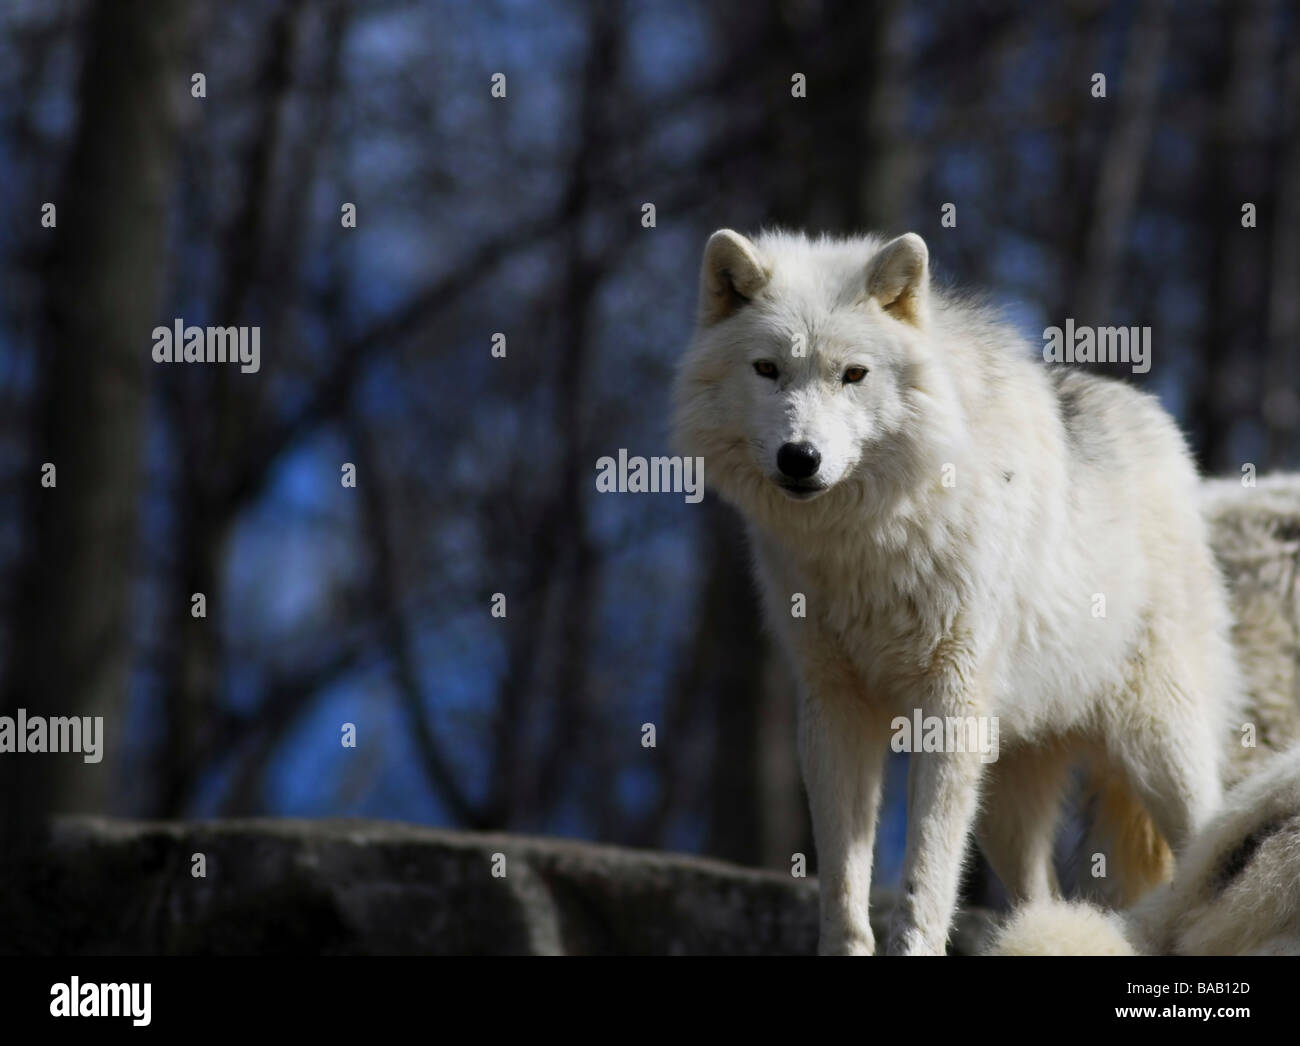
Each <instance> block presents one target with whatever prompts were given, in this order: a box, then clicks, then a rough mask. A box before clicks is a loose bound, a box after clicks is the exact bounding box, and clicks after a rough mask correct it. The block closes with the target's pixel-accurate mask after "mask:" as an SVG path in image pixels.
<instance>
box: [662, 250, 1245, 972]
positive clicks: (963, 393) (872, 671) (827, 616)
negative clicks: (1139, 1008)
mask: <svg viewBox="0 0 1300 1046" xmlns="http://www.w3.org/2000/svg"><path fill="white" fill-rule="evenodd" d="M674 427H675V431H676V437H677V441H678V443H679V445H680V446H681V447H682V448H683V449H684V450H685V451H686V452H687V453H690V454H698V455H703V457H704V459H705V476H706V480H707V481H708V482H709V483H710V484H711V485H712V486H714V487H715V488H716V489H717V490H718V491H719V492H720V493H721V494H722V496H723V497H724V498H726V499H728V500H729V501H731V502H732V503H733V504H735V505H736V506H737V507H738V508H739V509H740V511H741V513H742V515H743V516H744V517H745V519H746V522H747V525H748V530H749V534H750V539H751V543H752V546H753V551H754V557H755V561H756V569H757V575H758V578H759V583H760V586H761V590H762V594H763V598H764V604H765V612H766V616H767V619H768V621H769V623H770V625H771V626H772V628H773V629H774V630H775V632H776V634H777V636H778V637H779V640H780V642H781V644H782V646H783V648H784V649H785V651H786V652H787V653H788V655H789V657H790V658H791V659H792V661H793V663H794V665H795V667H796V670H797V675H798V677H799V680H800V702H799V704H800V716H799V745H800V756H801V763H802V767H803V775H804V783H805V785H806V788H807V792H808V796H809V803H810V807H811V812H812V817H813V828H814V833H815V838H816V844H817V850H818V858H819V864H820V878H821V934H820V943H819V947H820V950H821V951H823V952H831V953H842V952H849V953H871V952H873V951H874V949H875V941H874V939H873V936H872V932H871V928H870V924H869V923H868V919H867V903H868V890H869V887H870V883H871V861H872V844H873V839H874V834H875V824H876V811H877V806H878V803H879V798H880V787H881V776H882V761H883V758H884V753H885V750H886V748H887V747H888V744H889V736H890V729H891V720H892V719H893V717H895V716H906V717H911V716H912V715H913V713H914V711H915V710H917V709H919V710H920V711H921V713H922V714H923V715H924V716H927V717H928V716H934V717H939V718H940V719H942V718H944V717H949V716H954V717H956V716H960V717H971V716H976V717H978V716H996V717H999V720H1000V736H1001V755H1000V758H999V759H998V760H997V762H995V763H994V764H993V765H991V766H989V767H985V766H984V765H983V764H982V763H981V761H980V756H979V755H978V754H974V753H971V752H969V751H967V752H925V753H924V754H914V755H913V756H912V758H911V763H910V770H909V780H908V838H907V848H906V853H905V856H904V882H903V892H902V899H901V901H900V904H899V907H898V910H897V911H896V913H895V918H894V921H893V924H892V927H891V930H890V934H889V940H888V942H887V947H888V950H889V951H891V952H896V953H904V954H911V953H922V954H935V953H942V952H943V950H944V948H945V944H946V940H947V932H948V924H949V920H950V918H951V914H952V911H953V908H954V904H955V900H956V894H957V889H958V881H959V875H960V868H961V862H962V858H963V850H964V846H965V844H966V840H967V837H968V834H969V832H970V830H971V829H972V827H974V828H975V831H976V835H977V837H978V839H979V841H980V843H981V845H982V846H983V848H984V850H985V852H986V854H987V855H988V857H989V860H990V862H991V863H992V865H993V867H994V869H995V870H996V872H997V874H998V876H999V877H1000V878H1001V879H1002V881H1003V883H1004V884H1005V885H1006V887H1007V889H1008V890H1009V892H1010V893H1011V895H1012V897H1013V898H1016V899H1018V900H1031V899H1035V898H1041V897H1048V896H1051V895H1052V894H1053V893H1054V892H1055V890H1056V885H1055V882H1054V879H1053V874H1052V870H1051V863H1050V858H1051V852H1052V841H1053V834H1054V827H1055V822H1056V817H1057V812H1058V806H1059V801H1060V798H1061V793H1062V790H1063V784H1064V783H1065V780H1066V776H1067V772H1068V768H1069V766H1070V764H1071V762H1072V760H1073V758H1074V757H1075V756H1081V757H1086V758H1087V759H1088V760H1089V761H1090V763H1091V764H1092V765H1093V766H1094V767H1095V768H1097V772H1099V773H1100V774H1102V775H1103V776H1104V777H1105V779H1106V780H1107V781H1108V794H1107V795H1106V796H1105V797H1104V801H1103V802H1102V803H1101V804H1100V805H1099V812H1098V816H1099V817H1100V819H1101V821H1102V824H1101V825H1100V828H1101V829H1102V830H1103V833H1105V834H1107V835H1109V837H1110V843H1109V845H1108V853H1109V856H1110V861H1111V865H1112V868H1111V873H1110V874H1111V875H1112V876H1115V875H1119V876H1120V877H1122V881H1123V883H1124V884H1125V885H1124V893H1125V894H1126V895H1132V894H1135V893H1138V892H1140V891H1141V889H1142V888H1143V887H1145V886H1146V885H1150V884H1151V883H1152V882H1153V880H1154V879H1156V878H1158V877H1160V876H1161V875H1163V874H1164V871H1165V869H1164V867H1163V865H1162V863H1161V857H1162V854H1163V853H1164V851H1163V850H1162V844H1161V841H1160V836H1163V837H1164V839H1167V840H1168V841H1169V843H1170V844H1172V845H1173V846H1175V847H1177V846H1180V845H1181V844H1182V843H1183V842H1184V841H1185V840H1186V839H1187V838H1189V837H1190V836H1191V835H1192V834H1194V833H1195V832H1196V831H1197V830H1198V829H1199V828H1200V827H1201V826H1202V825H1203V824H1204V823H1205V822H1206V821H1207V820H1208V819H1209V818H1210V817H1211V816H1212V815H1213V814H1214V812H1215V810H1216V809H1217V808H1218V806H1219V803H1220V801H1221V794H1222V792H1221V784H1220V774H1221V769H1222V764H1223V762H1224V758H1223V753H1224V751H1225V750H1226V748H1227V746H1228V744H1229V743H1230V741H1229V740H1228V736H1229V732H1230V730H1231V727H1232V724H1233V723H1234V721H1235V719H1234V717H1235V716H1236V715H1237V712H1236V708H1235V703H1236V694H1237V693H1238V678H1237V669H1236V666H1235V663H1234V659H1233V653H1232V648H1231V645H1230V642H1229V617H1228V612H1227V608H1226V601H1225V594H1224V590H1223V585H1222V582H1221V579H1220V577H1219V575H1218V573H1217V569H1216V567H1215V564H1214V562H1213V559H1212V557H1211V554H1210V551H1209V549H1208V547H1207V543H1206V530H1205V525H1204V522H1203V521H1202V518H1201V515H1200V513H1199V511H1198V508H1197V505H1198V490H1197V483H1198V480H1197V476H1196V472H1195V468H1194V466H1193V464H1192V463H1191V461H1190V459H1189V457H1188V454H1187V451H1186V448H1185V445H1184V443H1183V439H1182V437H1181V435H1180V434H1179V432H1178V430H1177V428H1176V426H1175V425H1174V424H1173V422H1172V421H1171V420H1170V418H1169V417H1168V416H1167V415H1166V414H1165V412H1164V411H1163V410H1161V409H1160V407H1159V406H1158V405H1157V403H1156V401H1155V400H1154V399H1152V398H1151V397H1149V396H1146V395H1144V394H1142V393H1140V392H1138V391H1136V390H1134V389H1132V388H1130V387H1128V386H1126V385H1123V384H1121V383H1118V382H1112V381H1106V380H1103V379H1100V378H1095V377H1093V376H1090V375H1084V374H1082V373H1079V372H1077V371H1063V370H1060V369H1057V368H1049V367H1046V366H1045V365H1043V364H1042V363H1040V362H1034V361H1033V360H1032V359H1031V358H1030V356H1029V352H1028V350H1027V347H1026V346H1025V345H1024V343H1023V342H1022V340H1021V339H1020V338H1019V337H1018V336H1017V335H1016V334H1015V333H1014V332H1013V331H1012V330H1011V329H1010V328H1008V327H1006V326H1003V325H1002V324H1000V323H999V322H998V321H997V320H996V319H995V318H994V317H993V316H992V315H990V314H989V313H988V312H986V311H984V310H982V309H980V308H978V307H975V306H973V305H971V304H968V303H966V302H963V301H961V300H959V299H957V298H956V297H953V296H949V295H946V294H942V293H939V292H937V291H936V290H934V289H933V288H932V287H931V285H930V278H929V263H928V253H927V250H926V246H925V243H924V242H923V241H922V240H921V239H920V237H918V236H915V235H912V234H908V235H905V236H901V237H899V238H897V239H894V240H891V241H889V242H888V243H886V242H884V241H883V240H880V239H877V238H861V239H850V240H843V241H837V240H829V239H820V240H812V239H809V238H806V237H805V236H803V235H790V234H781V233H767V234H764V235H761V236H759V237H758V238H757V239H756V240H754V241H751V240H749V239H746V238H745V237H743V236H741V235H739V234H737V233H735V232H732V231H730V230H727V229H723V230H720V231H718V232H716V233H714V234H713V236H712V237H711V238H710V239H709V242H708V245H707V246H706V248H705V253H704V263H703V269H702V273H701V288H700V306H699V315H698V325H697V330H696V334H695V336H694V339H693V341H692V343H691V346H690V348H689V351H688V353H687V355H686V357H685V359H684V361H683V364H682V367H681V370H680V373H679V376H678V383H677V389H676V417H675V423H674ZM797 594H801V595H802V596H803V600H802V601H801V600H797V599H796V598H795V597H796V595H797ZM805 601H806V602H805ZM792 604H793V605H794V606H798V605H800V604H803V605H804V606H805V607H806V617H796V616H794V614H793V613H792ZM981 793H982V795H983V812H982V814H981V813H980V805H981V804H980V798H979V797H980V796H981ZM1152 824H1154V826H1155V829H1156V830H1158V833H1159V835H1157V834H1156V831H1153V830H1152Z"/></svg>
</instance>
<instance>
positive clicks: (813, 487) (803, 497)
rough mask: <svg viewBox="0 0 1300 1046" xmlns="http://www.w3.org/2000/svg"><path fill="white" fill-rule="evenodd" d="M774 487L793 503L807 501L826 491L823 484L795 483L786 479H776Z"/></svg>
mask: <svg viewBox="0 0 1300 1046" xmlns="http://www.w3.org/2000/svg"><path fill="white" fill-rule="evenodd" d="M776 485H777V486H778V487H780V488H781V492H782V493H783V494H785V495H786V497H789V498H793V499H794V500H795V501H808V500H809V499H811V498H815V497H816V496H817V495H818V494H820V493H822V492H823V491H825V490H826V485H825V484H824V483H797V482H795V481H793V480H788V479H778V480H777V481H776Z"/></svg>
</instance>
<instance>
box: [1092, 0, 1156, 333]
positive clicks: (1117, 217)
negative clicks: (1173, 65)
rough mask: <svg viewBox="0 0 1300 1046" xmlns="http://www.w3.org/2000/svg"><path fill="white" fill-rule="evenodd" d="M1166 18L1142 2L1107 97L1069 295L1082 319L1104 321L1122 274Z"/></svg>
mask: <svg viewBox="0 0 1300 1046" xmlns="http://www.w3.org/2000/svg"><path fill="white" fill-rule="evenodd" d="M1168 20H1169V9H1168V3H1167V0H1147V2H1146V3H1144V4H1143V5H1142V7H1141V9H1140V10H1139V11H1138V16H1137V22H1136V24H1135V25H1134V26H1133V32H1132V35H1131V36H1130V37H1129V44H1128V54H1127V55H1126V57H1125V59H1124V75H1123V79H1122V80H1121V81H1120V84H1119V90H1118V91H1117V92H1116V93H1115V94H1114V95H1112V96H1111V101H1112V104H1114V105H1116V106H1117V107H1118V110H1119V111H1118V113H1117V114H1116V117H1115V123H1114V126H1113V128H1112V130H1111V134H1110V137H1109V139H1108V140H1107V141H1106V145H1105V148H1104V150H1103V153H1102V157H1101V168H1100V170H1099V171H1098V175H1097V188H1096V192H1095V194H1094V195H1093V199H1092V207H1091V213H1092V220H1091V224H1090V227H1089V229H1088V238H1087V242H1086V245H1085V247H1084V264H1083V271H1082V273H1081V274H1080V276H1081V283H1080V286H1079V290H1078V291H1077V293H1076V294H1075V298H1074V310H1075V311H1074V315H1075V317H1076V318H1078V319H1079V320H1080V321H1081V322H1083V323H1095V324H1102V323H1106V322H1108V321H1107V319H1106V316H1107V313H1108V311H1109V309H1110V306H1111V299H1112V298H1113V296H1114V290H1115V285H1116V281H1117V280H1118V279H1119V277H1120V276H1121V274H1122V273H1121V270H1122V267H1123V262H1124V248H1125V241H1124V237H1125V234H1126V233H1127V232H1128V230H1129V229H1131V228H1132V227H1133V213H1134V210H1135V209H1136V207H1137V199H1138V191H1139V190H1140V189H1141V187H1142V174H1143V171H1145V170H1146V158H1147V150H1148V148H1149V146H1150V141H1151V133H1152V129H1153V127H1154V125H1155V116H1156V106H1157V104H1158V102H1159V94H1160V74H1161V71H1162V70H1163V68H1164V56H1165V46H1166V42H1167V40H1168V36H1169V26H1168ZM1079 89H1080V90H1081V89H1082V87H1081V86H1080V87H1079Z"/></svg>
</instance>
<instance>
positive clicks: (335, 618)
mask: <svg viewBox="0 0 1300 1046" xmlns="http://www.w3.org/2000/svg"><path fill="white" fill-rule="evenodd" d="M195 73H202V74H204V76H205V77H206V97H205V98H195V97H193V96H192V94H191V84H192V81H191V78H192V76H193V75H194V74H195ZM496 73H503V74H505V77H506V84H507V94H506V97H505V98H503V99H502V98H494V97H493V96H492V94H491V84H492V77H493V75H494V74H496ZM1095 73H1103V74H1105V76H1106V82H1107V94H1106V97H1105V98H1104V99H1103V98H1096V97H1093V94H1092V90H1091V88H1092V83H1093V81H1092V77H1093V74H1095ZM795 74H803V75H804V76H805V77H806V83H807V96H806V97H804V98H797V97H793V96H792V90H791V87H792V77H793V76H794V75H795ZM1298 120H1300V12H1297V10H1296V8H1295V6H1294V5H1292V4H1288V3H1282V2H1274V0H1241V2H1234V3H1226V2H1225V3H1219V4H1215V3H1208V2H1207V3H1196V2H1193V3H1186V4H1177V5H1175V4H1173V3H1171V2H1166V0H1130V2H1120V3H1098V2H1091V0H1067V2H1062V3H1052V4H1039V3H1006V2H994V0H988V2H959V0H929V2H916V3H903V2H897V0H886V2H878V3H868V2H862V0H776V2H769V3H758V2H754V0H719V2H713V3H707V4H706V3H694V2H687V0H647V2H643V3H642V2H636V3H634V2H632V0H610V2H605V0H555V2H550V3H530V2H523V0H476V2H461V3H449V2H444V0H435V2H425V0H372V2H355V3H346V2H331V0H320V2H314V3H308V2H300V0H269V2H267V0H256V2H254V0H226V2H223V3H220V4H215V3H213V4H209V3H198V2H184V0H174V2H167V3H154V2H150V0H98V2H89V0H10V2H8V3H6V4H5V5H4V6H3V9H0V186H3V189H2V190H0V191H2V192H3V202H2V203H0V270H2V277H0V398H2V400H3V407H2V409H0V596H2V597H3V605H2V606H0V697H2V698H3V703H4V705H5V711H6V712H7V713H8V714H13V712H14V710H15V709H17V708H19V707H25V708H26V709H28V711H29V712H44V713H45V714H50V715H66V714H81V715H103V716H105V717H106V722H107V724H108V725H107V731H108V744H107V746H106V757H105V759H104V762H103V763H101V764H99V765H97V766H92V765H85V764H83V763H82V761H81V760H80V759H79V758H78V757H75V756H66V757H60V758H57V759H56V758H50V759H45V760H31V759H27V760H15V759H12V758H10V759H5V760H3V761H0V795H3V796H4V800H5V808H6V821H5V824H6V826H7V828H8V829H9V830H10V831H15V832H23V831H26V830H28V829H29V828H30V827H31V825H32V823H33V821H34V820H35V819H36V818H38V817H40V816H41V815H43V813H45V812H46V811H48V810H50V809H55V810H83V811H95V810H106V811H111V812H115V813H121V814H127V815H132V816H151V817H154V816H158V817H179V816H230V815H243V814H273V815H302V816H343V815H347V816H367V817H386V818H399V819H406V820H412V821H419V822H425V823H430V824H439V825H449V826H460V827H466V828H484V829H486V828H491V829H506V830H511V831H521V832H540V833H554V834H564V835H573V836H580V837H587V838H593V839H600V840H604V841H609V842H616V843H626V844H635V845H638V846H650V847H662V848H671V849H685V850H692V851H697V852H702V853H706V854H712V855H716V856H720V857H724V858H729V859H733V860H736V861H740V862H745V863H748V864H758V865H766V866H770V867H775V868H789V862H790V855H791V853H792V852H793V851H796V850H801V851H804V852H809V853H810V852H811V843H810V840H809V838H808V828H807V819H806V814H805V811H804V800H803V796H802V792H801V789H800V786H799V783H798V773H797V767H796V762H795V744H794V736H793V705H792V700H791V695H790V684H789V681H788V680H787V679H786V678H785V676H784V674H783V669H782V667H781V666H780V665H779V664H777V663H775V661H774V659H773V657H772V655H771V652H770V651H769V648H768V643H767V641H766V639H765V637H764V636H763V634H762V632H761V630H760V626H759V621H758V618H757V609H756V605H755V602H754V600H753V598H752V597H751V592H750V581H749V578H748V576H747V563H746V556H745V551H744V546H743V541H742V537H741V533H740V529H739V527H738V525H737V520H736V519H735V517H734V516H733V514H732V513H731V512H730V511H729V510H728V509H726V508H725V507H722V506H720V505H718V504H716V503H714V501H713V499H712V498H709V499H707V500H706V501H705V503H703V504H702V505H687V504H684V502H683V499H682V497H681V496H680V495H670V494H664V495H655V496H650V495H644V496H637V497H608V496H605V497H598V496H597V494H596V490H595V483H594V478H595V462H596V459H597V458H598V457H600V456H601V455H604V454H617V451H618V449H619V448H628V451H629V453H632V454H638V453H639V454H655V453H666V452H667V416H668V398H669V388H670V383H671V375H672V370H673V366H674V363H675V360H676V358H677V356H678V355H679V353H680V351H681V349H682V347H683V345H684V343H685V341H686V339H687V336H688V333H689V329H690V325H691V322H692V316H693V310H694V305H695V294H696V275H697V267H698V263H699V257H700V251H701V248H702V246H703V243H704V240H705V238H706V237H707V235H708V233H709V232H710V231H712V230H713V229H715V228H717V227H719V226H732V227H735V228H738V229H743V230H751V231H752V230H756V229H757V228H759V227H761V226H764V225H773V224H782V225H788V226H794V227H803V228H807V229H810V230H827V231H832V232H853V231H855V230H862V229H875V230H879V231H882V232H886V233H900V232H903V231H906V230H914V231H916V232H918V233H920V234H921V235H922V236H924V237H925V238H926V240H927V241H928V243H929V244H930V249H931V255H932V260H933V264H934V267H935V270H936V273H937V275H938V278H940V279H943V280H949V281H952V282H955V283H960V284H961V285H963V286H967V287H971V288H975V289H980V290H983V291H984V292H986V293H987V294H988V295H989V297H990V298H991V299H992V300H994V301H996V302H998V303H1001V304H1002V305H1003V306H1004V307H1005V309H1006V312H1007V315H1008V316H1009V317H1010V318H1011V319H1012V320H1013V321H1014V322H1016V323H1017V324H1018V325H1019V326H1020V327H1021V328H1022V329H1023V331H1024V333H1025V334H1026V336H1027V337H1028V338H1029V339H1030V343H1031V344H1032V345H1038V346H1041V344H1042V341H1041V338H1042V330H1043V328H1044V327H1045V326H1048V325H1054V324H1063V323H1064V320H1065V319H1066V317H1072V318H1073V319H1074V320H1075V321H1076V322H1077V323H1080V324H1124V325H1129V324H1143V325H1150V326H1151V328H1152V330H1153V338H1152V340H1153V365H1152V368H1151V371H1150V373H1148V374H1146V375H1142V376H1138V377H1136V378H1131V379H1130V380H1136V381H1140V382H1141V383H1142V384H1144V385H1145V386H1146V387H1148V388H1149V389H1151V390H1152V391H1153V392H1155V393H1156V394H1157V395H1159V396H1160V398H1161V399H1162V400H1163V401H1164V403H1165V404H1166V405H1167V406H1168V407H1169V408H1170V409H1171V410H1172V411H1174V413H1175V414H1176V415H1177V416H1178V417H1179V419H1180V420H1181V422H1182V423H1183V425H1184V426H1185V428H1186V429H1187V431H1188V432H1189V434H1190V435H1191V438H1192V440H1193V442H1194V445H1195V448H1196V451H1197V453H1198V455H1199V457H1200V459H1201V461H1202V463H1203V464H1204V466H1205V467H1206V468H1207V469H1210V470H1212V471H1228V472H1237V471H1238V470H1239V469H1240V467H1241V465H1242V463H1243V462H1252V463H1254V464H1256V465H1257V466H1258V467H1259V469H1260V471H1261V472H1262V471H1264V470H1265V469H1266V468H1270V467H1272V468H1277V467H1283V466H1288V465H1289V466H1295V465H1296V464H1297V461H1298V451H1297V448H1298V446H1300V439H1298V438H1297V437H1298V434H1300V400H1298V399H1297V389H1298V388H1300V350H1298V349H1297V346H1298V345H1300V134H1297V130H1298V128H1297V121H1298ZM47 202H52V203H54V204H55V205H56V207H57V226H56V227H54V228H47V227H43V225H42V222H41V215H42V205H43V204H45V203H47ZM345 203H353V204H355V206H356V211H357V224H356V228H344V227H343V225H342V223H341V221H340V216H341V207H342V206H343V204H345ZM645 203H653V204H654V205H655V208H656V218H657V221H656V225H655V227H654V228H644V227H643V226H642V223H641V217H642V206H643V204H645ZM945 203H953V204H955V205H956V217H957V224H956V226H955V227H953V228H945V227H943V226H942V225H941V223H940V219H941V213H942V212H941V208H942V207H943V205H944V204H945ZM1246 203H1251V204H1254V205H1255V207H1256V209H1257V215H1258V218H1257V221H1258V224H1257V227H1254V228H1243V225H1242V207H1243V204H1246ZM175 317H183V318H184V319H185V321H186V322H187V323H191V324H200V325H206V324H215V325H252V324H257V325H260V326H261V329H262V341H261V346H262V365H261V370H260V372H259V373H257V374H242V373H240V372H239V370H238V368H234V367H229V366H226V367H222V366H216V365H213V366H194V365H191V366H183V367H182V366H176V367H168V366H159V365H156V364H154V363H153V362H152V361H151V359H150V351H151V347H152V340H151V333H150V332H151V330H152V329H153V327H155V326H156V325H158V324H163V325H169V324H171V322H172V320H173V319H174V318H175ZM498 332H500V333H503V334H505V335H506V338H507V357H506V358H505V359H494V358H493V357H492V355H491V351H490V350H491V344H492V338H493V335H494V334H496V333H498ZM1026 437H1027V438H1032V434H1029V433H1027V434H1026ZM45 462H53V463H56V465H57V469H58V473H57V475H58V485H57V487H56V488H54V489H45V488H42V486H41V483H40V476H41V466H42V464H43V463H45ZM344 462H351V463H354V464H355V465H356V466H357V470H358V482H357V486H356V488H355V489H347V488H344V487H343V486H342V485H341V483H340V467H341V465H342V464H343V463H344ZM496 592H501V593H505V594H506V596H507V599H508V616H507V618H505V619H504V620H502V619H496V618H493V617H492V616H491V615H490V613H489V608H490V603H491V598H492V595H493V593H496ZM194 593H203V594H204V595H205V596H206V600H207V611H208V616H207V618H206V619H195V618H194V617H192V616H191V605H192V604H191V597H192V595H193V594H194ZM345 722H352V723H355V724H356V726H357V731H358V746H357V747H356V748H355V749H346V748H343V747H342V746H341V745H340V727H341V725H342V724H343V723H345ZM647 722H652V723H655V724H656V726H657V733H658V737H657V747H655V748H652V749H648V748H643V747H642V745H641V725H642V724H643V723H647ZM898 785H899V778H898V773H897V767H895V773H894V775H893V777H892V784H891V795H892V800H891V807H890V809H891V811H892V812H891V813H890V815H889V816H888V817H887V818H886V821H885V823H884V825H883V826H882V835H881V842H880V851H881V878H882V879H884V880H885V881H888V880H889V879H890V878H891V877H892V876H894V875H895V874H896V868H897V863H898V858H899V855H900V853H901V832H902V820H901V813H900V810H899V803H900V802H901V799H902V789H901V787H898Z"/></svg>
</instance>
